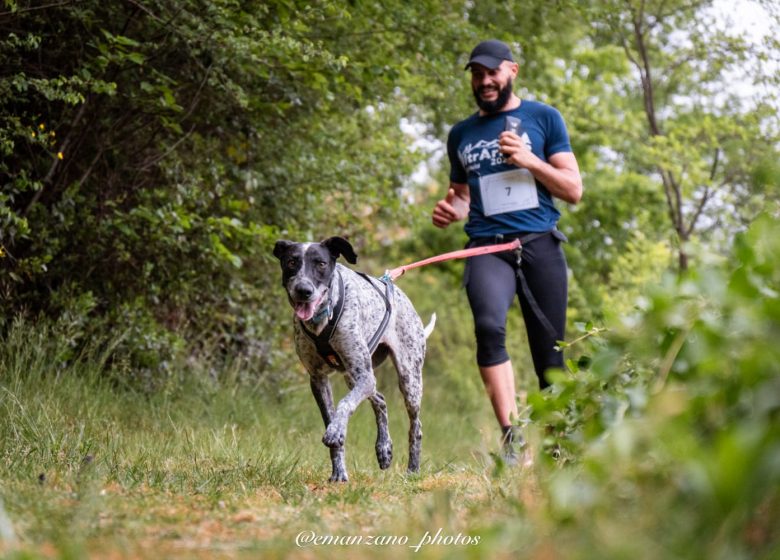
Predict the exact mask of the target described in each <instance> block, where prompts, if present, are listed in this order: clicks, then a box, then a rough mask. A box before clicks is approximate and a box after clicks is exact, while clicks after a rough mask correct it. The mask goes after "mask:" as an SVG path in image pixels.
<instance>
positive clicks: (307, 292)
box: [295, 286, 314, 300]
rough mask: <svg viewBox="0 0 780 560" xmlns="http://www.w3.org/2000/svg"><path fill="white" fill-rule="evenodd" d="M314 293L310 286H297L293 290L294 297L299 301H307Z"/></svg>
mask: <svg viewBox="0 0 780 560" xmlns="http://www.w3.org/2000/svg"><path fill="white" fill-rule="evenodd" d="M313 293H314V288H313V287H311V286H298V287H296V288H295V295H297V296H298V298H299V299H301V300H307V299H309V298H310V297H311V296H312V294H313Z"/></svg>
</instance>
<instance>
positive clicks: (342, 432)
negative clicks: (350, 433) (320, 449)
mask: <svg viewBox="0 0 780 560" xmlns="http://www.w3.org/2000/svg"><path fill="white" fill-rule="evenodd" d="M346 439H347V430H346V429H344V428H342V427H341V426H339V425H338V424H337V423H336V422H331V423H330V424H328V429H326V430H325V435H324V436H322V443H324V444H325V445H327V446H328V447H342V446H343V445H344V441H345V440H346Z"/></svg>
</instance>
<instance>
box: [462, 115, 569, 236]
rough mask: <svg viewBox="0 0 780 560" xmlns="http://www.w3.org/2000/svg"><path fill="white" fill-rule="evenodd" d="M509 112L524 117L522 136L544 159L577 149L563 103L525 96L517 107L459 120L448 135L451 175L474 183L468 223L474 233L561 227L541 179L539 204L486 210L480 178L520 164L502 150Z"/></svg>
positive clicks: (538, 155) (532, 230) (480, 234)
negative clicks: (509, 160)
mask: <svg viewBox="0 0 780 560" xmlns="http://www.w3.org/2000/svg"><path fill="white" fill-rule="evenodd" d="M507 115H510V116H513V117H516V118H519V119H520V121H521V131H520V137H521V138H523V139H524V140H525V142H526V146H528V147H529V148H530V149H531V151H532V152H533V153H534V154H535V155H536V156H537V157H539V158H540V159H542V160H543V161H547V159H548V158H549V157H550V156H551V155H553V154H556V153H559V152H571V151H572V150H571V144H570V142H569V134H568V132H567V131H566V125H565V124H564V122H563V117H562V116H561V114H560V113H559V112H558V110H557V109H555V108H553V107H551V106H549V105H545V104H544V103H540V102H537V101H527V100H523V101H522V102H521V103H520V106H519V107H518V108H517V109H513V110H511V111H504V112H501V113H497V114H492V115H485V116H480V115H479V113H475V114H473V115H471V116H470V117H469V118H467V119H465V120H463V121H461V122H459V123H458V124H456V125H455V126H453V127H452V130H450V134H449V137H448V138H447V154H448V155H449V159H450V180H451V181H452V182H453V183H468V186H469V194H470V195H471V206H470V208H469V219H468V222H467V223H466V226H465V228H464V229H465V231H466V233H467V234H468V236H469V237H470V238H472V239H474V238H478V237H492V236H493V235H496V234H499V233H501V234H504V235H506V234H511V233H517V232H541V231H548V230H550V229H553V228H554V227H555V225H556V223H557V222H558V218H559V217H560V212H559V211H558V210H557V209H556V208H555V204H554V203H553V199H552V196H551V195H550V193H549V191H548V190H547V188H546V187H545V186H544V185H542V184H541V183H540V182H539V181H537V180H535V179H533V182H534V183H535V184H536V198H538V206H536V207H533V208H527V209H523V210H515V211H509V212H504V213H496V214H492V215H486V212H485V209H484V207H483V203H482V195H481V191H480V178H484V177H486V176H488V175H492V174H496V173H501V172H504V171H511V170H517V169H518V168H517V167H515V166H514V165H511V164H508V163H505V162H504V154H502V153H501V152H499V150H498V135H499V134H500V133H501V132H502V131H503V130H504V122H505V117H506V116H507ZM526 173H527V172H526ZM531 188H532V187H531ZM488 213H489V212H488Z"/></svg>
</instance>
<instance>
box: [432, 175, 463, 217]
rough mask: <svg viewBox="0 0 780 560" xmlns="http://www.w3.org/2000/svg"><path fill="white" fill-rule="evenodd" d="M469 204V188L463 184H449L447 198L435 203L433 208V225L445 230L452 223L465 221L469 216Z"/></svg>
mask: <svg viewBox="0 0 780 560" xmlns="http://www.w3.org/2000/svg"><path fill="white" fill-rule="evenodd" d="M470 203H471V195H470V194H469V186H468V185H467V184H465V183H453V182H450V188H449V189H448V191H447V196H446V197H444V198H443V199H441V200H440V201H439V202H437V203H436V206H435V207H434V208H433V225H435V226H436V227H439V228H446V227H447V226H448V225H450V224H451V223H452V222H457V221H460V220H464V219H466V218H467V217H468V215H469V204H470Z"/></svg>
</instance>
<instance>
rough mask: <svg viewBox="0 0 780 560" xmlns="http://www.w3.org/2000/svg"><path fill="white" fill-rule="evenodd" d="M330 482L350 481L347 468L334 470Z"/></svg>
mask: <svg viewBox="0 0 780 560" xmlns="http://www.w3.org/2000/svg"><path fill="white" fill-rule="evenodd" d="M328 482H349V477H348V476H347V471H345V470H340V469H339V470H335V469H334V470H333V474H332V475H330V478H329V479H328Z"/></svg>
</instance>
